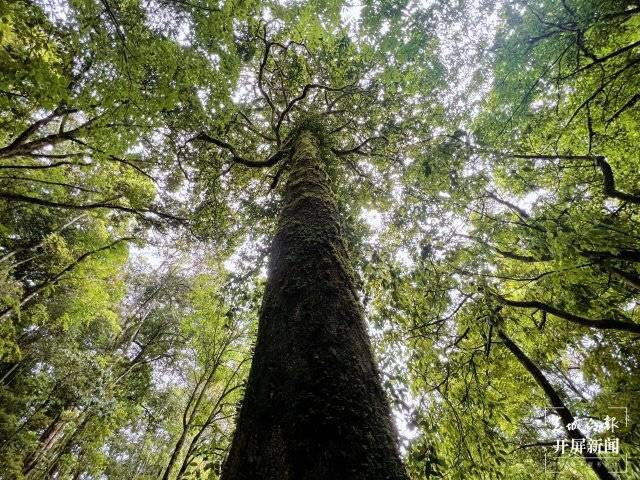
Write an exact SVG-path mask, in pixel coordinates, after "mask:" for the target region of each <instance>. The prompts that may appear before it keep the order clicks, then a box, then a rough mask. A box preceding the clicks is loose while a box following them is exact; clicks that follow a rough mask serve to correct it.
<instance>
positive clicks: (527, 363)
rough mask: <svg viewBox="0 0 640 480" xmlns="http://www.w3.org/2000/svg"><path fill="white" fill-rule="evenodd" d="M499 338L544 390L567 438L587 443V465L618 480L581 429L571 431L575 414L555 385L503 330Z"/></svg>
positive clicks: (610, 479) (602, 475)
mask: <svg viewBox="0 0 640 480" xmlns="http://www.w3.org/2000/svg"><path fill="white" fill-rule="evenodd" d="M498 336H499V337H500V339H501V340H502V343H503V344H504V346H505V347H507V348H508V349H509V351H510V352H511V353H512V354H513V355H514V356H515V357H516V358H517V359H518V361H519V362H520V364H521V365H522V366H523V367H524V368H525V369H527V371H528V372H529V373H530V374H531V376H532V377H533V378H534V379H535V381H536V383H537V384H538V386H539V387H540V388H542V390H544V393H545V395H546V396H547V399H548V400H549V402H550V403H551V405H552V406H553V409H554V410H555V411H556V413H557V414H558V416H559V417H560V422H561V423H562V426H563V427H564V429H565V432H566V434H567V436H568V437H569V438H570V439H573V440H583V441H584V442H585V449H584V451H583V452H582V456H583V457H584V459H585V461H586V462H587V464H588V465H589V466H590V467H591V469H592V470H593V471H594V472H595V474H596V475H597V476H598V478H599V479H600V480H616V479H615V477H614V476H613V474H611V473H610V472H609V470H608V469H607V467H606V465H605V464H604V463H602V460H600V458H599V457H598V455H597V454H596V453H588V452H587V449H586V440H587V438H586V437H585V436H584V434H583V433H582V432H581V431H580V429H579V428H576V429H569V425H570V424H572V423H573V422H574V421H575V419H574V418H573V414H572V413H571V410H569V408H568V407H567V406H566V405H565V403H564V402H563V401H562V399H561V398H560V395H558V392H556V390H555V388H553V385H551V383H550V382H549V380H547V377H545V376H544V374H543V373H542V371H541V370H540V369H539V368H538V366H537V365H536V364H535V363H533V362H532V361H531V359H530V358H529V357H527V355H526V354H525V353H524V352H523V351H522V350H521V349H520V347H519V346H518V345H516V344H515V343H514V342H513V340H511V339H510V338H509V337H508V336H507V334H506V333H504V332H503V331H502V330H498Z"/></svg>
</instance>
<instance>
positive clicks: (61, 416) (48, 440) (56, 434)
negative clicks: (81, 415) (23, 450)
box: [22, 407, 69, 476]
mask: <svg viewBox="0 0 640 480" xmlns="http://www.w3.org/2000/svg"><path fill="white" fill-rule="evenodd" d="M65 413H66V410H65V408H64V407H63V408H62V409H61V410H60V412H59V413H58V415H57V416H56V417H55V418H54V419H53V421H52V422H51V423H50V424H49V426H48V427H47V428H46V429H45V431H44V432H42V435H40V438H39V439H38V446H37V447H36V449H35V450H34V451H33V452H31V453H30V454H29V455H27V457H26V458H25V459H24V464H23V466H22V474H23V475H25V476H27V475H29V473H31V471H32V470H33V469H34V468H36V466H37V465H38V464H39V463H40V461H41V460H42V458H43V457H44V456H45V455H46V454H47V453H48V452H50V451H51V450H52V449H53V447H54V446H55V445H56V443H57V441H58V440H59V439H60V437H61V436H62V432H63V431H64V428H65V426H66V425H67V423H69V420H68V419H67V418H65Z"/></svg>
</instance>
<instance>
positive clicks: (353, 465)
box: [222, 129, 406, 480]
mask: <svg viewBox="0 0 640 480" xmlns="http://www.w3.org/2000/svg"><path fill="white" fill-rule="evenodd" d="M322 143H323V142H322V138H321V134H318V133H317V132H316V131H315V130H314V131H311V130H310V129H306V130H305V129H302V130H301V131H300V132H299V133H298V134H297V136H296V138H294V139H293V140H292V145H293V153H292V156H291V158H290V162H291V164H290V174H289V178H288V181H287V185H286V190H285V197H284V202H283V206H282V210H281V212H280V217H279V220H278V229H277V232H276V235H275V238H274V240H273V244H272V246H271V252H270V254H271V257H270V268H269V278H268V282H267V287H266V291H265V296H264V299H263V305H262V311H261V316H260V325H259V329H258V338H257V342H256V348H255V353H254V357H253V363H252V367H251V372H250V375H249V380H248V384H247V389H246V394H245V398H244V402H243V405H242V408H241V411H240V415H239V418H238V423H237V428H236V433H235V436H234V439H233V443H232V446H231V450H230V453H229V457H228V459H227V461H226V463H225V466H224V469H223V475H222V479H223V480H246V479H252V480H261V479H273V480H288V479H295V480H297V479H300V480H315V479H318V480H320V479H322V480H347V479H348V480H357V479H363V480H364V479H367V480H377V479H380V480H382V479H386V480H396V479H398V480H399V479H403V480H404V479H406V475H405V472H404V468H403V466H402V464H401V462H400V459H399V455H398V452H397V447H396V439H395V430H394V427H393V424H392V421H391V417H390V411H389V407H388V404H387V401H386V398H385V395H384V392H383V390H382V387H381V385H380V380H379V375H378V371H377V368H376V366H375V363H374V360H373V355H372V351H371V346H370V343H369V338H368V336H367V331H366V325H365V322H364V315H363V310H362V306H361V305H360V302H359V300H358V295H357V291H356V287H355V281H354V274H353V271H352V268H351V266H350V263H349V258H348V255H347V251H346V248H345V245H344V242H343V239H342V236H341V228H340V219H339V213H338V208H337V204H336V199H335V198H334V195H333V193H332V191H331V187H330V180H329V177H328V175H327V173H326V172H327V170H326V168H325V165H324V163H323V160H322V148H321V145H322Z"/></svg>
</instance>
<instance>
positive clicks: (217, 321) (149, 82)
mask: <svg viewBox="0 0 640 480" xmlns="http://www.w3.org/2000/svg"><path fill="white" fill-rule="evenodd" d="M639 23H640V9H639V8H638V6H637V5H634V4H630V3H629V2H624V1H617V0H616V1H604V0H593V1H587V0H543V1H541V2H535V3H533V2H528V1H524V0H504V1H502V2H498V3H495V2H483V1H480V2H455V3H452V2H441V1H435V2H414V1H396V2H390V1H386V0H385V1H377V0H372V1H367V2H363V3H362V4H357V5H356V4H347V3H342V2H335V1H329V2H271V1H268V2H252V1H248V0H230V1H213V0H189V1H186V0H173V1H165V0H153V1H145V2H140V1H137V0H117V1H116V0H68V1H67V0H65V1H60V2H58V1H56V2H50V1H44V0H43V1H35V2H31V1H26V0H19V1H15V2H2V3H0V71H1V72H2V74H1V75H0V332H1V335H0V405H2V406H1V407H0V467H1V468H0V472H2V473H0V477H1V478H7V479H9V478H29V479H39V478H65V479H76V478H114V479H120V478H122V479H124V478H136V479H147V478H149V479H151V478H154V479H155V478H163V477H164V478H166V479H169V478H170V479H178V478H184V479H186V478H211V479H215V478H218V477H219V473H220V465H221V463H222V462H223V461H224V458H225V455H226V449H227V447H228V443H229V436H230V434H231V432H232V430H233V419H234V414H235V411H236V407H237V405H238V403H239V402H240V401H241V396H242V395H241V394H242V386H243V381H244V377H245V375H246V372H247V369H248V363H249V360H248V359H249V357H250V350H251V342H252V339H253V335H254V333H255V327H256V318H257V313H256V312H257V310H258V305H259V299H260V298H261V293H262V284H263V282H264V277H265V271H266V270H265V266H266V253H267V249H268V245H269V241H270V235H271V232H272V230H273V227H274V224H275V219H276V216H277V212H278V206H279V202H280V192H281V190H282V184H283V183H284V180H283V179H284V178H286V176H287V171H288V170H287V169H288V165H287V158H288V157H287V155H288V151H289V150H288V149H289V147H290V145H289V143H288V140H289V139H290V138H292V136H293V135H294V134H295V132H296V129H298V128H300V126H301V125H303V124H304V125H310V124H313V125H314V128H316V129H321V130H322V131H323V132H324V134H325V135H324V137H325V143H326V145H323V155H324V157H325V160H326V161H327V163H328V165H329V170H330V172H331V174H332V176H333V177H334V178H336V179H337V180H338V181H337V182H336V183H335V185H334V189H335V193H336V195H337V198H338V199H339V203H340V209H341V212H342V214H343V218H344V238H345V241H346V242H347V244H348V246H349V250H350V253H351V255H352V261H353V263H354V265H355V266H356V269H357V271H358V274H359V276H360V280H361V287H362V292H363V297H362V298H363V301H364V304H365V309H366V312H367V316H368V319H369V320H370V326H371V335H372V338H373V340H374V343H375V347H376V352H377V355H378V359H379V363H380V366H381V370H382V372H381V373H382V380H383V383H384V386H385V388H386V389H387V393H388V395H389V399H390V401H391V403H392V405H393V408H394V411H395V414H396V417H397V418H398V419H399V424H400V425H401V431H400V434H401V437H402V438H401V440H402V449H403V454H404V456H405V463H406V466H407V470H408V472H409V474H410V476H411V478H413V479H423V478H449V479H458V478H460V479H462V478H464V479H467V478H468V479H473V478H506V479H511V478H517V479H528V478H536V479H541V478H555V477H554V476H553V474H552V473H551V469H547V470H545V466H549V465H552V466H553V467H554V468H555V469H557V470H558V471H560V472H561V473H560V475H561V476H562V478H581V479H582V478H595V477H594V473H593V471H592V469H591V468H589V466H588V465H587V464H586V463H585V462H584V461H583V460H582V459H581V458H579V457H576V456H567V455H563V456H557V455H556V454H555V452H554V448H553V446H554V445H555V441H556V439H558V438H564V436H565V435H566V431H563V429H562V428H561V420H557V418H556V417H557V415H555V414H554V411H553V409H551V410H549V409H550V408H551V407H552V403H553V402H552V401H551V400H550V397H549V394H548V391H545V389H544V388H543V387H542V384H541V381H540V379H536V378H535V375H533V374H532V373H531V369H530V368H529V369H527V368H526V366H525V364H524V363H523V360H522V358H518V357H517V355H515V354H514V350H513V348H511V349H510V348H509V347H508V345H509V342H508V341H507V340H505V338H508V339H511V341H512V343H513V344H515V345H516V346H517V347H518V348H519V349H520V350H521V351H522V352H524V354H525V356H526V357H527V358H528V359H529V360H530V361H531V362H532V363H533V364H534V365H535V366H537V368H538V369H539V372H540V373H541V375H542V376H543V377H544V378H546V380H547V381H548V383H549V385H550V386H551V388H552V390H553V391H555V392H556V394H557V395H558V396H559V397H560V398H561V400H562V401H563V402H564V404H565V406H566V409H567V410H568V411H571V412H572V414H573V416H574V417H575V418H576V419H578V421H579V423H580V422H582V424H584V427H583V428H582V430H583V433H585V434H586V435H587V436H589V437H593V438H601V439H602V438H605V437H606V436H607V433H606V432H605V431H604V429H603V424H602V421H601V420H602V419H603V418H605V416H607V415H611V414H612V413H615V412H614V410H612V407H618V406H625V407H627V408H628V414H629V418H630V419H631V421H630V422H629V423H628V424H626V425H623V423H624V422H620V424H621V426H620V429H619V430H618V431H617V432H616V435H617V436H618V437H619V438H620V442H621V444H620V445H621V451H622V453H623V454H625V455H627V454H628V457H629V461H628V463H627V462H624V461H619V462H616V461H614V460H605V465H606V466H607V467H608V468H609V469H610V470H612V471H618V470H625V469H627V472H628V473H626V477H625V476H624V475H623V474H620V478H629V479H631V478H635V477H636V476H637V475H638V474H640V470H638V469H639V468H640V464H638V463H637V462H634V461H633V460H632V459H633V458H635V457H637V456H638V448H639V447H638V443H639V438H640V430H639V428H640V427H639V426H638V425H637V424H635V423H634V419H636V418H638V416H639V414H640V412H639V411H638V405H640V403H639V402H638V401H637V396H638V391H639V389H640V384H639V383H638V382H639V379H640V375H639V374H638V369H639V368H640V360H639V358H640V351H639V350H638V342H637V335H638V333H639V328H640V327H638V325H639V321H640V319H639V318H638V290H639V289H640V270H639V269H638V259H639V258H640V251H639V250H638V245H639V243H638V240H639V239H640V226H639V225H640V224H639V221H640V218H639V210H638V208H639V206H638V205H639V204H640V190H639V189H638V185H639V184H640V177H639V175H640V164H639V163H638V159H637V158H636V155H635V150H636V146H637V144H638V140H639V137H638V135H639V133H638V132H640V125H639V121H640V118H639V115H640V114H639V110H638V101H639V99H640V96H639V94H638V78H639V69H640V61H639V60H640V57H639V56H638V55H639V53H638V50H639V49H640V44H639V42H640V33H639V32H640V28H638V27H639ZM480 30H482V31H480ZM545 409H547V410H545ZM545 411H547V412H548V413H549V412H551V413H549V416H550V417H552V418H554V420H551V421H549V422H545V421H544V412H545ZM555 412H556V413H557V411H555ZM617 414H618V418H620V414H619V411H618V412H617ZM550 444H551V446H549V445H550Z"/></svg>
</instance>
